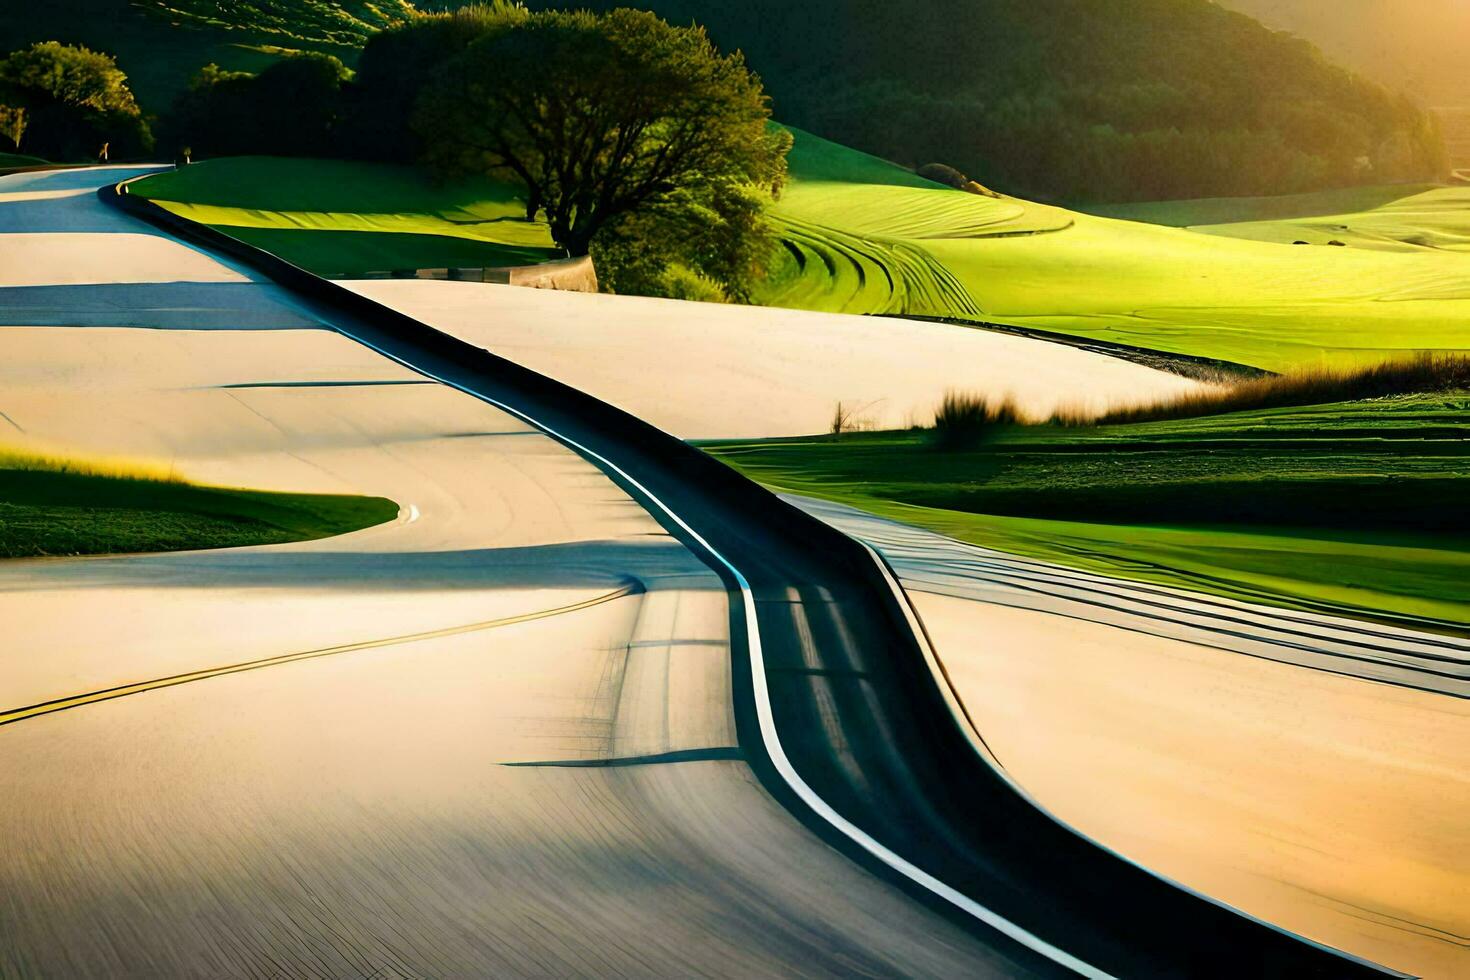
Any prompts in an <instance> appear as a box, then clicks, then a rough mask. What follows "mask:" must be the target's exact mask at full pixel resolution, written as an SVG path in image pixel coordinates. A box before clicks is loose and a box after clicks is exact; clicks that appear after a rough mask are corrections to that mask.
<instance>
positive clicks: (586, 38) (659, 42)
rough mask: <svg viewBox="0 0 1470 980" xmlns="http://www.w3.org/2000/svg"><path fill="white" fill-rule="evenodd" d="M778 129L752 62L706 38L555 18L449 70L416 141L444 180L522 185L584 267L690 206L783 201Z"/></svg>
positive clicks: (493, 35) (513, 32)
mask: <svg viewBox="0 0 1470 980" xmlns="http://www.w3.org/2000/svg"><path fill="white" fill-rule="evenodd" d="M769 117H770V109H769V105H768V103H767V100H766V98H765V95H764V92H763V90H762V88H761V84H760V81H759V79H757V78H756V77H755V76H754V75H753V74H752V73H751V72H750V71H749V70H748V69H747V68H746V66H745V62H744V59H743V58H742V57H741V56H740V55H739V54H729V55H726V54H721V53H720V52H719V51H718V50H716V48H715V47H714V45H713V44H711V42H710V40H709V38H708V37H707V36H706V35H705V32H704V31H703V30H702V29H701V28H697V27H674V26H671V25H670V24H668V23H666V22H664V21H663V20H660V19H659V18H658V17H656V16H654V15H653V14H650V13H647V12H644V11H636V10H628V9H617V10H612V11H610V12H608V13H606V14H602V15H596V14H591V13H587V12H585V11H581V12H565V11H545V12H540V13H536V14H531V15H528V16H524V17H522V18H520V19H519V21H518V22H513V23H511V22H507V23H503V24H502V25H500V26H498V27H497V28H496V29H493V30H490V31H489V32H487V33H485V34H484V35H483V36H482V37H480V38H479V39H478V40H475V41H474V42H473V43H471V44H469V45H468V46H467V47H466V48H465V50H464V51H463V52H462V53H460V54H458V55H456V56H455V57H454V58H452V59H451V60H450V61H449V62H448V63H447V64H445V65H444V66H443V67H442V68H441V69H439V71H438V72H437V73H436V76H435V78H434V79H433V81H432V82H431V83H430V84H429V85H428V87H427V88H426V89H425V91H424V92H423V93H422V95H421V96H420V98H419V100H418V110H417V114H416V116H415V129H416V130H417V132H418V133H419V135H420V137H421V138H422V140H423V143H424V146H425V156H426V159H427V161H428V162H429V164H430V165H431V166H432V167H433V168H434V169H435V170H436V171H437V172H438V173H440V174H442V175H445V176H458V175H465V174H490V175H494V176H504V177H510V178H512V179H514V180H516V181H518V182H519V183H520V184H521V185H523V186H524V187H525V190H526V213H527V216H528V217H530V216H533V215H535V214H537V213H538V212H543V211H544V213H545V215H546V219H547V222H548V224H549V225H550V228H551V232H552V236H553V238H555V240H556V241H557V243H558V244H560V245H562V246H563V247H565V248H566V249H567V250H568V251H569V252H570V253H571V254H573V255H581V254H585V253H586V252H587V251H588V249H589V248H590V247H591V245H592V242H593V240H594V238H595V237H596V236H597V235H598V233H599V232H600V231H602V230H603V229H604V228H607V227H608V226H609V225H610V224H611V223H612V222H614V221H616V220H617V219H620V218H622V217H623V216H625V215H630V214H633V213H636V212H639V211H649V209H654V208H662V209H664V210H671V209H675V208H677V207H679V206H680V205H679V202H681V201H682V202H684V204H685V205H689V206H707V207H709V208H710V209H711V210H712V211H713V210H724V211H725V212H727V213H730V214H734V213H736V212H738V211H739V210H740V209H739V207H737V206H734V205H733V204H732V201H733V200H735V199H738V197H739V196H740V195H739V194H737V193H736V192H735V189H736V188H742V187H743V188H765V189H766V190H767V191H768V192H770V191H774V190H776V189H777V188H779V186H780V184H781V183H782V181H783V180H784V175H785V149H786V144H785V143H784V142H783V140H784V139H785V138H786V137H785V134H783V133H780V132H779V131H775V130H772V129H770V128H768V126H767V122H768V121H769ZM626 227H627V226H626V225H625V228H626Z"/></svg>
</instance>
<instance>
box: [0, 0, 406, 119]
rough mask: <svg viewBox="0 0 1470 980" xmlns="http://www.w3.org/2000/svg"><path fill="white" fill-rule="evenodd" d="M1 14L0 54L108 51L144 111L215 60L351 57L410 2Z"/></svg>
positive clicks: (36, 8) (158, 2)
mask: <svg viewBox="0 0 1470 980" xmlns="http://www.w3.org/2000/svg"><path fill="white" fill-rule="evenodd" d="M15 6H16V9H14V10H7V11H6V13H5V15H4V16H3V17H0V53H3V52H7V51H12V50H14V49H16V48H20V47H24V46H26V45H29V44H33V43H35V42H36V41H63V42H65V43H68V44H84V45H86V46H87V47H89V48H92V49H94V50H97V51H105V52H107V53H108V54H112V55H114V56H116V58H117V61H118V66H119V67H121V68H122V70H123V71H124V72H126V73H127V75H128V79H129V82H130V84H131V87H132V89H133V92H134V94H135V95H137V97H138V101H139V103H140V104H141V105H142V106H143V109H144V111H145V112H150V113H159V112H162V111H164V110H165V109H167V108H168V105H169V103H170V102H172V100H173V97H174V96H175V95H176V94H177V93H178V92H179V91H180V90H181V89H183V88H184V86H185V85H187V84H188V81H189V77H190V76H191V75H192V74H193V73H194V72H196V71H198V70H199V69H200V68H202V67H203V66H205V65H207V64H209V63H210V62H214V63H215V64H218V65H220V66H221V67H224V68H229V69H233V70H236V71H259V70H260V69H261V68H263V67H265V66H266V65H268V64H270V63H271V62H272V61H274V60H276V59H277V58H279V57H280V56H281V55H283V54H286V53H288V52H290V51H299V50H313V51H324V52H326V53H328V54H334V55H336V56H337V57H339V58H341V59H342V60H344V61H346V62H348V63H349V64H350V63H351V62H352V60H353V59H354V58H355V56H356V53H357V50H358V49H359V48H360V47H361V46H362V43H363V41H365V40H366V39H367V37H368V35H369V34H371V33H372V32H373V31H376V30H379V29H381V28H383V27H385V26H387V25H388V24H390V23H393V22H394V21H395V20H399V19H402V18H403V17H405V16H408V15H410V14H411V13H412V10H413V7H412V5H411V4H410V3H408V0H378V2H376V3H367V2H361V3H352V2H345V3H344V2H333V0H231V2H230V3H228V4H226V3H222V2H219V0H16V4H15Z"/></svg>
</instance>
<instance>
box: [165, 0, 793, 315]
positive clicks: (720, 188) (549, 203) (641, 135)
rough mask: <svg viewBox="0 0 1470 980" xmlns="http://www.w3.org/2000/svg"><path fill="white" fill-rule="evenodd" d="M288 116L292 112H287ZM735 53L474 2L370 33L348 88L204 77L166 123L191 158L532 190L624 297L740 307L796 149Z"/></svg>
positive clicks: (285, 73)
mask: <svg viewBox="0 0 1470 980" xmlns="http://www.w3.org/2000/svg"><path fill="white" fill-rule="evenodd" d="M284 106H289V107H290V111H289V113H287V112H283V111H282V107H284ZM769 118H770V108H769V104H768V101H767V99H766V97H765V94H764V92H763V90H762V88H761V84H760V81H759V79H757V78H756V77H755V76H754V75H753V74H752V73H751V72H750V70H749V69H748V68H747V67H746V65H745V63H744V60H743V59H742V58H741V56H740V55H738V54H735V55H725V54H722V53H720V52H719V51H718V50H716V49H715V47H714V46H713V45H712V44H711V43H710V41H709V39H708V38H707V37H706V36H705V34H704V32H703V31H702V30H701V29H699V28H686V27H674V26H671V25H669V24H668V23H666V22H664V21H662V20H660V19H659V18H657V17H655V16H654V15H652V14H649V13H645V12H641V11H635V10H627V9H617V10H613V11H610V12H608V13H606V14H603V15H594V14H590V13H587V12H569V11H545V12H540V13H531V12H529V11H527V10H526V9H525V8H524V7H522V6H520V5H519V4H513V3H506V2H497V3H493V4H479V5H475V6H472V7H468V8H464V9H460V10H457V11H454V12H450V13H439V14H425V15H422V16H418V17H415V18H413V19H411V20H409V21H408V22H406V23H404V24H402V25H400V26H397V27H394V28H391V29H389V30H387V31H384V32H382V33H379V34H377V35H375V36H374V37H373V38H372V39H371V40H370V41H369V42H368V43H367V45H366V47H365V48H364V49H363V52H362V55H361V58H360V60H359V63H358V68H357V71H356V74H355V75H353V74H352V73H349V72H348V71H347V70H346V69H345V68H344V67H343V66H342V64H341V63H340V62H339V61H337V59H335V58H332V57H329V56H326V55H302V56H298V57H293V58H288V59H286V60H283V61H281V62H279V63H277V64H275V65H273V66H271V67H270V68H267V69H266V70H264V71H262V72H261V73H260V74H259V75H245V74H241V73H234V72H224V71H220V70H219V69H218V68H216V67H214V66H210V67H208V68H206V69H205V70H204V71H202V72H201V73H200V74H199V75H198V76H196V78H195V79H194V80H193V82H192V84H191V86H190V88H189V90H188V91H187V92H186V93H185V94H184V95H183V96H182V97H181V98H180V99H179V101H178V102H177V103H176V104H175V106H174V108H173V111H172V112H171V113H170V114H169V116H168V117H167V118H166V119H165V121H164V124H163V132H164V136H165V139H166V140H167V141H168V143H169V144H171V145H175V146H179V147H189V148H190V149H191V150H192V151H193V152H194V153H196V154H199V155H223V154H242V153H256V154H276V155H306V156H312V155H321V156H348V157H357V158H361V159H368V160H379V161H391V162H401V163H408V162H421V163H423V164H425V165H427V166H429V167H430V168H431V169H432V170H433V172H434V173H436V174H437V175H439V176H440V177H442V178H445V179H455V178H459V177H465V176H470V175H475V176H483V175H489V176H492V177H499V178H504V179H508V180H511V181H514V182H515V183H517V184H518V185H519V186H521V187H522V188H523V189H524V201H525V208H526V214H525V217H526V220H528V221H530V220H535V219H536V218H537V217H538V216H539V217H544V219H545V220H546V222H547V224H548V225H549V227H550V229H551V234H552V237H553V238H554V239H555V241H556V242H557V243H558V244H559V245H561V246H562V247H563V248H565V249H566V250H567V252H568V253H569V254H571V255H584V254H587V253H588V252H595V253H596V259H597V263H598V271H599V275H600V276H601V278H602V279H603V280H604V282H605V283H606V284H607V285H608V286H609V287H610V288H612V289H614V290H616V291H619V292H638V293H644V294H653V295H674V296H685V297H697V298H704V299H709V298H721V297H724V298H731V299H743V298H745V297H746V292H747V290H748V289H749V288H750V285H751V284H752V283H753V282H754V281H755V280H756V279H758V278H759V277H760V276H761V274H762V273H763V271H764V266H765V263H766V261H767V260H768V259H769V257H770V256H771V254H772V252H773V250H774V247H775V242H774V239H773V237H772V236H771V235H770V233H769V232H768V230H767V227H766V224H765V221H764V218H763V212H764V204H765V202H766V201H768V200H769V199H770V197H771V195H773V194H775V193H777V192H778V191H779V189H780V186H781V184H782V182H783V181H784V178H785V155H786V150H787V149H788V148H789V146H790V136H789V134H787V133H786V132H785V131H783V130H776V129H773V128H771V127H769V126H768V122H769Z"/></svg>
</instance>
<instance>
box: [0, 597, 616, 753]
mask: <svg viewBox="0 0 1470 980" xmlns="http://www.w3.org/2000/svg"><path fill="white" fill-rule="evenodd" d="M640 590H641V589H640V587H639V586H633V585H628V586H624V587H623V588H621V589H617V590H615V591H613V592H609V593H607V594H606V595H600V596H596V597H594V598H591V599H584V600H582V601H581V602H574V603H572V604H571V605H569V606H558V607H557V608H555V609H542V610H538V611H536V612H530V613H522V614H520V615H519V616H507V617H505V618H504V619H491V620H486V621H485V622H481V623H469V624H467V625H464V626H449V627H445V628H444V629H437V630H429V631H428V632H424V633H408V634H406V635H404V636H390V637H387V638H386V639H381V640H364V641H362V642H361V643H348V644H344V645H343V646H336V647H323V648H322V649H320V650H303V651H302V652H300V653H286V654H282V655H280V656H278V657H266V658H264V659H262V660H247V661H245V662H244V663H238V664H228V665H226V666H223V667H209V668H206V669H204V670H192V671H189V672H188V673H185V674H174V675H172V676H169V677H160V678H157V679H156V680H151V681H138V682H136V683H133V684H123V685H121V686H119V687H109V688H107V689H105V690H101V691H91V692H89V693H87V694H74V695H71V696H70V697H65V698H57V699H56V700H54V701H43V702H42V703H40V704H32V705H27V706H26V707H23V708H11V709H10V710H9V711H0V725H9V724H11V723H12V722H17V721H24V720H25V719H27V718H35V717H37V716H38V715H45V714H50V713H51V712H53V711H65V710H66V709H68V708H78V707H81V706H82V705H84V704H95V703H97V702H98V701H110V700H112V699H113V698H121V697H126V696H128V695H129V694H142V693H143V692H144V691H156V690H158V689H159V688H163V687H173V686H174V685H176V684H188V683H190V682H191V681H202V680H207V679H209V678H211V677H222V676H224V675H225V674H238V673H240V672H241V671H245V670H258V669H259V668H261V667H274V666H276V665H277V664H289V663H294V662H296V661H298V660H312V659H315V658H316V657H330V656H333V655H334V654H338V653H353V652H355V651H357V650H371V649H375V648H377V647H387V646H394V645H396V644H399V643H414V642H417V641H419V640H433V639H438V638H439V637H443V636H457V635H459V634H461V633H474V632H477V631H479V630H488V629H495V628H496V627H500V626H514V625H516V624H517V623H528V622H531V621H532V620H537V619H548V618H550V617H552V616H560V615H563V614H564V613H571V612H577V611H579V610H582V609H590V608H591V607H593V606H599V605H602V604H603V603H604V602H611V601H613V600H614V599H621V598H623V597H624V596H629V595H633V594H634V593H636V592H638V591H640Z"/></svg>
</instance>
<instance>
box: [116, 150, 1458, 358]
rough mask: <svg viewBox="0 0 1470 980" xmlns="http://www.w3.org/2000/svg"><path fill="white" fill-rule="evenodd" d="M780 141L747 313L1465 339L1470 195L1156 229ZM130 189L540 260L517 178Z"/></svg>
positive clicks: (256, 174) (1082, 328)
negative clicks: (773, 310)
mask: <svg viewBox="0 0 1470 980" xmlns="http://www.w3.org/2000/svg"><path fill="white" fill-rule="evenodd" d="M795 132H796V137H797V141H796V145H795V147H794V148H793V150H792V153H791V159H790V169H791V181H790V183H789V185H788V186H787V188H786V189H785V190H784V192H783V193H782V195H781V198H780V200H779V201H778V202H777V203H776V204H775V206H774V207H773V209H772V216H773V218H774V220H775V222H776V223H777V225H778V227H779V229H780V232H781V237H782V239H783V246H784V247H783V248H782V250H781V252H780V257H779V260H778V261H777V263H776V264H775V267H774V269H773V272H772V276H771V278H770V281H769V282H767V283H766V284H765V285H764V287H762V288H760V289H758V290H757V291H756V294H757V295H756V298H757V300H758V301H760V302H762V303H764V304H768V305H773V306H788V307H795V308H800V309H814V310H825V311H833V312H847V313H899V314H902V313H908V314H917V315H926V316H944V317H955V318H959V319H971V320H986V321H992V322H998V323H1004V324H1011V325H1016V326H1025V327H1034V328H1039V329H1042V330H1048V331H1054V332H1058V333H1064V334H1071V335H1074V336H1081V337H1090V338H1095V339H1099V340H1106V341H1115V342H1120V343H1124V344H1130V345H1133V346H1137V347H1145V348H1151V349H1154V350H1161V351H1167V352H1171V353H1181V354H1193V355H1199V356H1204V357H1211V358H1217V359H1221V360H1226V361H1234V362H1238V363H1242V364H1249V365H1253V366H1256V367H1261V368H1265V369H1268V370H1286V369H1289V368H1292V367H1295V366H1301V365H1313V364H1319V363H1323V362H1338V363H1361V362H1369V361H1377V360H1381V359H1383V358H1385V357H1389V356H1393V355H1395V354H1397V353H1400V352H1403V351H1411V350H1465V349H1470V187H1465V188H1431V189H1425V188H1424V187H1423V186H1416V187H1404V188H1397V189H1392V188H1366V189H1354V190H1351V191H1344V192H1333V193H1331V194H1325V195H1308V196H1304V197H1303V196H1298V197H1293V198H1279V199H1247V200H1243V201H1207V202H1182V203H1180V202H1175V203H1170V204H1160V205H1143V206H1139V207H1138V208H1135V209H1131V210H1130V211H1129V212H1127V213H1131V214H1133V215H1135V216H1137V217H1146V218H1149V219H1150V220H1153V221H1159V222H1163V223H1145V222H1143V221H1128V220H1120V219H1118V218H1110V217H1102V216H1099V215H1090V214H1081V213H1077V212H1073V211H1067V210H1065V209H1062V208H1056V207H1051V206H1046V205H1039V204H1033V203H1029V202H1026V201H1021V200H1016V199H1009V198H1006V199H999V200H997V199H994V198H989V197H982V196H979V195H974V194H967V193H964V192H962V191H955V190H951V189H949V188H945V187H941V186H939V185H937V184H932V183H930V182H928V181H924V180H921V179H920V178H918V177H916V176H915V175H914V174H912V173H910V172H909V171H907V170H904V169H902V168H900V167H897V166H894V165H892V164H889V163H886V162H884V161H882V160H879V159H877V158H875V157H871V156H868V155H866V154H862V153H858V152H856V151H853V150H849V149H847V148H845V147H842V146H839V145H837V144H835V143H830V142H828V141H826V140H822V139H819V138H817V137H814V136H811V135H810V134H807V133H802V132H799V131H795ZM134 187H135V190H136V192H137V193H140V194H144V195H146V196H150V197H153V198H155V199H156V200H158V201H159V202H160V203H162V204H164V206H165V207H168V208H169V209H170V210H173V211H175V212H177V213H179V214H182V215H184V216H186V217H189V218H193V219H195V220H199V221H203V222H205V223H206V224H211V225H214V226H216V227H220V228H223V229H225V230H227V231H234V230H242V231H241V235H242V237H245V238H248V239H253V240H256V241H258V242H260V243H261V244H265V245H267V247H270V248H272V249H273V250H277V249H278V250H280V251H281V253H282V254H285V255H286V256H287V257H288V258H291V259H292V260H293V261H296V262H298V263H299V264H301V265H304V266H306V267H307V268H310V269H312V270H313V271H317V272H321V273H324V274H327V275H333V276H352V275H362V274H365V273H369V272H383V271H388V270H394V269H407V268H433V267H442V266H446V265H450V264H454V265H465V266H496V265H507V264H522V263H525V262H529V261H534V260H536V259H538V258H541V257H546V258H550V257H554V256H555V255H556V254H557V253H556V252H555V251H554V249H553V248H552V246H551V240H550V237H549V236H548V234H547V230H546V228H545V225H544V224H542V223H540V222H536V223H531V222H526V221H525V220H524V216H523V214H522V212H521V209H520V205H519V202H518V201H517V200H516V196H515V195H516V192H515V190H514V189H513V188H511V187H509V186H507V185H505V184H498V183H494V182H489V181H481V182H469V183H463V184H455V185H452V186H437V185H434V184H432V183H430V182H429V181H428V180H427V179H426V178H425V177H424V176H423V175H422V174H421V173H419V172H418V171H416V170H414V169H412V168H407V167H393V166H384V165H375V164H364V163H348V162H342V161H330V160H286V159H275V158H266V157H245V158H237V159H224V160H214V161H208V162H205V163H200V164H196V165H194V166H192V167H186V168H183V169H182V170H179V171H176V172H173V173H166V174H162V175H159V176H155V177H150V178H148V179H147V180H145V181H141V182H138V183H137V184H135V185H134ZM1345 209H1356V210H1345ZM1117 213H1124V212H1117ZM1201 222H1203V223H1201ZM1168 224H1190V225H1191V227H1188V228H1183V227H1169V226H1168ZM1296 240H1304V241H1308V242H1313V243H1317V244H1312V245H1292V244H1290V243H1291V242H1293V241H1296ZM1331 240H1339V241H1343V242H1345V243H1346V244H1347V246H1348V247H1333V246H1330V245H1327V244H1325V243H1326V242H1328V241H1331Z"/></svg>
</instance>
